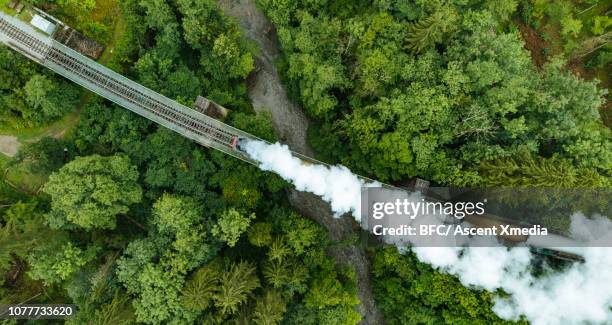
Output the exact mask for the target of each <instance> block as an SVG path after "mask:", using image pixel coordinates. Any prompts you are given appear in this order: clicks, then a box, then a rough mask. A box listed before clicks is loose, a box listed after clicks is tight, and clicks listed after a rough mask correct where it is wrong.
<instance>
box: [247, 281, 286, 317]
mask: <svg viewBox="0 0 612 325" xmlns="http://www.w3.org/2000/svg"><path fill="white" fill-rule="evenodd" d="M286 308H287V307H286V305H285V301H284V300H283V297H282V296H281V294H280V292H278V291H274V290H268V291H266V292H265V293H264V295H263V298H261V299H258V300H257V303H256V304H255V311H254V312H253V322H254V323H255V324H257V325H275V324H279V323H280V321H281V320H282V319H283V314H284V313H285V310H286Z"/></svg>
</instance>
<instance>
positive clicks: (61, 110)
mask: <svg viewBox="0 0 612 325" xmlns="http://www.w3.org/2000/svg"><path fill="white" fill-rule="evenodd" d="M23 90H24V93H25V100H26V102H27V103H28V105H30V107H31V109H32V113H31V114H32V115H31V116H26V118H30V119H32V120H34V121H36V122H38V123H43V122H48V121H51V120H53V119H55V118H58V117H60V116H62V115H64V114H65V113H66V112H68V111H70V110H72V109H74V108H75V107H76V104H77V100H78V97H77V95H78V91H77V90H76V89H75V88H74V87H72V85H67V84H66V83H64V82H61V83H59V82H58V81H57V80H52V79H51V78H48V77H46V76H44V75H34V76H33V77H32V78H31V79H30V80H29V81H28V82H27V83H26V84H25V86H24V88H23Z"/></svg>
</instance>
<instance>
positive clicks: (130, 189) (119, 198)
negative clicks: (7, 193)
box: [44, 155, 142, 230]
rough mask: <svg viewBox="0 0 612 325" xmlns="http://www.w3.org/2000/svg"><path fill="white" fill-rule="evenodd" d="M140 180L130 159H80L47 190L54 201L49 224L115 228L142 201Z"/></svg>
mask: <svg viewBox="0 0 612 325" xmlns="http://www.w3.org/2000/svg"><path fill="white" fill-rule="evenodd" d="M137 179H138V172H137V171H136V168H135V167H134V166H132V165H131V164H130V160H129V159H128V158H127V157H124V156H110V157H102V156H98V155H93V156H88V157H78V158H76V159H75V160H73V161H72V162H70V163H68V164H66V165H65V166H64V167H62V168H61V169H60V170H59V171H58V172H56V173H54V174H52V175H51V176H50V177H49V182H48V183H47V184H46V185H45V187H44V191H45V193H47V194H49V195H50V196H51V199H52V202H51V212H50V214H49V220H48V222H49V224H50V225H51V226H52V227H53V228H62V227H68V228H70V224H74V225H76V226H78V227H81V228H83V229H85V230H92V229H95V228H99V229H114V228H115V226H116V217H117V216H118V215H120V214H124V213H127V212H128V210H129V206H130V205H132V204H134V203H138V202H140V200H141V198H142V190H141V188H140V186H139V185H138V183H137Z"/></svg>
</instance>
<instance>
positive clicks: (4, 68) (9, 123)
mask: <svg viewBox="0 0 612 325" xmlns="http://www.w3.org/2000/svg"><path fill="white" fill-rule="evenodd" d="M80 92H81V90H80V89H79V88H78V87H77V86H76V85H74V84H72V83H70V82H69V81H67V80H64V79H62V78H61V77H58V76H55V75H52V74H51V72H49V71H47V70H45V69H44V68H42V67H40V66H38V65H37V64H36V63H34V62H32V61H30V60H29V59H28V58H26V57H24V56H23V55H21V54H19V53H17V52H15V51H13V50H11V49H8V48H7V47H4V46H2V47H0V128H2V129H13V130H15V129H16V130H19V129H23V128H27V127H33V126H39V125H42V124H45V123H48V122H51V121H53V120H56V119H58V118H59V117H62V116H64V115H65V114H66V113H67V112H70V111H73V110H74V109H75V108H76V105H77V102H78V96H79V94H80Z"/></svg>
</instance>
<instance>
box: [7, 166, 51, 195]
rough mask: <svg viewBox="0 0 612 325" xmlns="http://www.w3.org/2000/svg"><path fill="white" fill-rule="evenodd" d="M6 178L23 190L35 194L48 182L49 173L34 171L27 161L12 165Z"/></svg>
mask: <svg viewBox="0 0 612 325" xmlns="http://www.w3.org/2000/svg"><path fill="white" fill-rule="evenodd" d="M4 177H5V179H6V180H7V181H8V182H10V183H11V184H13V185H14V186H15V187H17V188H18V189H20V190H21V191H23V192H27V193H31V194H34V193H36V192H38V190H39V189H40V188H41V187H42V186H43V185H44V184H45V183H46V182H47V178H48V177H49V175H46V174H40V173H32V172H30V171H29V169H28V166H27V164H26V163H22V164H18V165H16V166H12V167H11V168H10V169H9V170H8V171H7V172H6V174H5V175H4Z"/></svg>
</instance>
